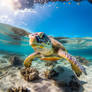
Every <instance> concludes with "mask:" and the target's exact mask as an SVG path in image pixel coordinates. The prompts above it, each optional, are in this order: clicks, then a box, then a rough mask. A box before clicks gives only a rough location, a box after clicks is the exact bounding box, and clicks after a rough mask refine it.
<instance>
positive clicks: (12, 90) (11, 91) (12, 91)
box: [7, 87, 30, 92]
mask: <svg viewBox="0 0 92 92" xmlns="http://www.w3.org/2000/svg"><path fill="white" fill-rule="evenodd" d="M7 92H30V90H28V89H27V88H25V87H18V88H15V87H11V88H9V89H8V90H7Z"/></svg>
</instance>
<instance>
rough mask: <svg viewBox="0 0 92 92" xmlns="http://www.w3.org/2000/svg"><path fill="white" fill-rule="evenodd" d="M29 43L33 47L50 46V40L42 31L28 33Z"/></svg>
mask: <svg viewBox="0 0 92 92" xmlns="http://www.w3.org/2000/svg"><path fill="white" fill-rule="evenodd" d="M29 39H30V40H29V43H30V45H31V46H32V47H33V48H38V49H42V48H50V47H51V46H52V43H51V40H50V39H49V37H48V36H47V35H46V34H45V33H44V32H37V33H34V34H33V33H31V34H29Z"/></svg>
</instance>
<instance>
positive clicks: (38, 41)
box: [24, 32, 86, 77]
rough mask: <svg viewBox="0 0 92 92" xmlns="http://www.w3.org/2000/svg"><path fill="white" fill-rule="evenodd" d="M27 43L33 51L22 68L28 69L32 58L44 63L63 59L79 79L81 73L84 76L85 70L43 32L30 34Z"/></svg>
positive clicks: (61, 46)
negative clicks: (68, 63)
mask: <svg viewBox="0 0 92 92" xmlns="http://www.w3.org/2000/svg"><path fill="white" fill-rule="evenodd" d="M29 43H30V45H31V46H32V48H33V49H34V51H35V52H34V53H33V54H31V55H29V56H28V57H27V58H26V59H25V60H24V66H25V67H30V66H31V64H32V60H33V59H34V58H37V57H38V58H40V60H45V61H56V60H60V59H61V58H65V59H66V60H67V61H69V62H70V64H71V66H72V69H73V70H74V72H75V73H76V75H77V76H78V77H79V76H80V75H81V74H82V72H84V74H86V71H85V68H84V67H83V66H82V65H81V64H80V63H79V62H78V61H77V60H76V58H75V57H74V56H72V55H70V54H69V53H68V52H67V51H66V49H65V48H64V46H63V45H62V44H61V43H60V42H58V41H57V40H55V39H54V38H53V37H51V36H47V35H46V34H45V33H44V32H37V33H30V34H29Z"/></svg>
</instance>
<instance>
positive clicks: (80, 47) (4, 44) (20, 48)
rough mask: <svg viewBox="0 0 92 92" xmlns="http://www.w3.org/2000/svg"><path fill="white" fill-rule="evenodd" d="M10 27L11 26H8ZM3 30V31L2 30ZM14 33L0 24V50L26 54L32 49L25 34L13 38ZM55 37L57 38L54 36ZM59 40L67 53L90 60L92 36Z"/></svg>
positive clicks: (91, 55) (91, 56) (31, 51)
mask: <svg viewBox="0 0 92 92" xmlns="http://www.w3.org/2000/svg"><path fill="white" fill-rule="evenodd" d="M10 27H12V26H10ZM2 30H3V31H2ZM11 35H13V36H16V37H17V35H18V34H16V35H14V33H13V32H12V31H11V30H10V29H9V27H8V26H6V25H5V24H0V38H1V39H0V52H1V53H11V54H19V55H24V56H28V55H29V54H31V53H33V52H34V50H33V49H32V47H31V46H30V45H29V38H28V37H27V36H25V37H24V36H18V38H19V39H13V38H12V36H11ZM56 39H57V38H56ZM57 40H58V41H60V42H61V43H62V44H63V45H64V47H65V48H66V49H67V51H68V52H69V53H71V54H72V55H74V56H82V57H85V58H86V59H89V60H92V37H84V38H83V37H82V38H79V37H78V38H67V39H57Z"/></svg>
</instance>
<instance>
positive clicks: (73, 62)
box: [58, 50, 87, 77]
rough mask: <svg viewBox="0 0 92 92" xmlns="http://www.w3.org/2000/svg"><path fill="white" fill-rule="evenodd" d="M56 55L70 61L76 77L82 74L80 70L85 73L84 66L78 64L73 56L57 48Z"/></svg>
mask: <svg viewBox="0 0 92 92" xmlns="http://www.w3.org/2000/svg"><path fill="white" fill-rule="evenodd" d="M58 55H59V56H61V57H63V58H65V59H66V60H68V61H69V62H70V63H71V66H72V69H73V70H74V72H75V73H76V75H77V76H78V77H79V76H80V75H81V74H82V72H83V73H84V74H85V75H87V73H86V70H85V68H84V67H83V66H82V65H81V64H80V62H78V61H77V59H76V58H75V57H73V56H72V55H70V54H69V53H67V52H65V51H62V50H59V52H58Z"/></svg>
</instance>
